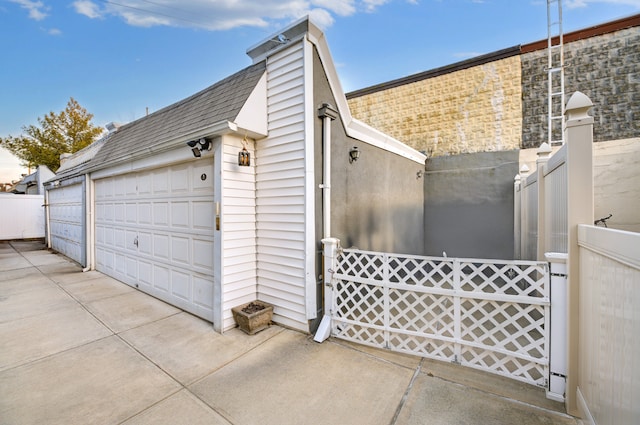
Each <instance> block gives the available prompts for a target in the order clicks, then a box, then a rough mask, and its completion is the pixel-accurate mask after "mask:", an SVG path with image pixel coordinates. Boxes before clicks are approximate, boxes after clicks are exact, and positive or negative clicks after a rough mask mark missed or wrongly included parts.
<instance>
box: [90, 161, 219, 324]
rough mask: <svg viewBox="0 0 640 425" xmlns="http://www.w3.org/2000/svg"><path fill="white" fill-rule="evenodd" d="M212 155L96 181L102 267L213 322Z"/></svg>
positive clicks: (98, 249) (99, 266)
mask: <svg viewBox="0 0 640 425" xmlns="http://www.w3.org/2000/svg"><path fill="white" fill-rule="evenodd" d="M214 177H215V176H214V172H213V161H212V158H211V157H207V158H202V159H199V160H191V161H189V162H186V163H181V164H175V165H171V166H166V167H162V168H156V169H153V170H148V171H139V172H134V173H128V174H124V175H119V176H114V177H107V178H103V179H99V180H96V181H95V204H96V209H95V211H96V218H95V234H96V236H95V237H96V268H97V269H98V270H99V271H101V272H103V273H105V274H108V275H109V276H112V277H114V278H116V279H118V280H120V281H122V282H125V283H127V284H129V285H132V286H134V287H136V288H139V289H140V290H142V291H144V292H147V293H149V294H151V295H153V296H155V297H157V298H160V299H162V300H164V301H166V302H168V303H170V304H172V305H175V306H176V307H179V308H182V309H184V310H186V311H188V312H190V313H193V314H195V315H197V316H200V317H202V318H204V319H207V320H210V321H213V319H214V316H213V282H214V278H213V272H214V255H213V250H214V249H213V239H214V237H213V232H214V230H213V229H214V223H215V206H214V201H213V197H214Z"/></svg>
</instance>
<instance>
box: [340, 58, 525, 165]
mask: <svg viewBox="0 0 640 425" xmlns="http://www.w3.org/2000/svg"><path fill="white" fill-rule="evenodd" d="M520 75H521V69H520V59H519V57H518V56H512V57H509V58H506V59H501V60H497V61H492V62H488V63H484V64H481V65H479V66H474V67H471V68H467V69H463V70H459V71H455V72H451V73H445V74H442V75H439V76H436V77H433V78H428V79H423V80H420V81H416V82H413V83H409V84H404V85H400V86H397V87H393V88H390V89H387V90H381V91H376V92H374V93H371V94H365V95H363V96H358V97H352V98H350V99H349V106H350V108H351V112H352V114H353V116H354V117H356V118H358V119H360V120H362V121H364V122H366V123H367V124H369V125H371V126H373V127H374V128H377V129H379V130H381V131H383V132H385V133H387V134H389V135H391V136H393V137H395V138H397V139H398V140H401V141H403V142H404V143H407V144H408V145H410V146H411V147H413V148H415V149H417V150H420V151H424V152H427V153H430V154H433V156H442V155H455V154H460V153H470V152H486V151H503V150H510V149H516V148H518V147H519V146H520V138H521V134H522V130H521V125H522V119H521V111H522V106H521V93H520V89H521V84H520Z"/></svg>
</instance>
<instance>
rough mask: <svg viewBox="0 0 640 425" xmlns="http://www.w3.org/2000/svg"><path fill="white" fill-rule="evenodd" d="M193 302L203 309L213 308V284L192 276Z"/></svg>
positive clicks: (200, 277)
mask: <svg viewBox="0 0 640 425" xmlns="http://www.w3.org/2000/svg"><path fill="white" fill-rule="evenodd" d="M193 302H194V303H195V304H197V305H199V306H201V307H204V308H205V309H212V308H213V282H212V281H211V280H209V279H206V278H204V277H202V276H198V275H195V276H193Z"/></svg>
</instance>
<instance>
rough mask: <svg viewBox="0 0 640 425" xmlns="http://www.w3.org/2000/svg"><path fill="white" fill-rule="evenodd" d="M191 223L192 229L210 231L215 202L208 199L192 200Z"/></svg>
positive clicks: (213, 218) (213, 220) (212, 223)
mask: <svg viewBox="0 0 640 425" xmlns="http://www.w3.org/2000/svg"><path fill="white" fill-rule="evenodd" d="M191 211H192V214H193V216H192V223H193V228H194V229H203V230H207V231H212V230H213V226H214V223H215V204H214V202H213V200H210V201H201V200H198V201H194V202H192V207H191Z"/></svg>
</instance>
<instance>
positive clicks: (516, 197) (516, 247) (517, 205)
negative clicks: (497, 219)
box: [513, 174, 522, 260]
mask: <svg viewBox="0 0 640 425" xmlns="http://www.w3.org/2000/svg"><path fill="white" fill-rule="evenodd" d="M520 180H521V177H520V174H516V176H515V177H514V179H513V258H515V259H516V260H520V259H521V258H520V239H521V238H522V230H521V229H520V224H521V220H522V212H521V209H522V205H521V198H520V191H521V190H522V189H521V187H520Z"/></svg>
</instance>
